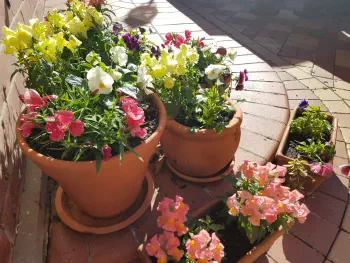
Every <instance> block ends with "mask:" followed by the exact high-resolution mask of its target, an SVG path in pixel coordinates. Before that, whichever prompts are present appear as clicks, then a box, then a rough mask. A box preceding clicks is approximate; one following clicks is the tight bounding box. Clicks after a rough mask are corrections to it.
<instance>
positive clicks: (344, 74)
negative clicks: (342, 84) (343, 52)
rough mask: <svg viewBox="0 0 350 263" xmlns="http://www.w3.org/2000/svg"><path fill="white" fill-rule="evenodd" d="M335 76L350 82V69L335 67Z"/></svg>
mask: <svg viewBox="0 0 350 263" xmlns="http://www.w3.org/2000/svg"><path fill="white" fill-rule="evenodd" d="M334 76H337V77H338V78H341V79H342V80H344V81H347V82H350V74H349V68H346V67H340V66H335V68H334Z"/></svg>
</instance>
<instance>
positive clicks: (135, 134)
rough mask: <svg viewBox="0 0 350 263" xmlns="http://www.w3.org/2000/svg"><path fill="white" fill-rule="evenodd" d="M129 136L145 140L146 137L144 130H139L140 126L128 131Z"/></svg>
mask: <svg viewBox="0 0 350 263" xmlns="http://www.w3.org/2000/svg"><path fill="white" fill-rule="evenodd" d="M130 134H131V136H132V137H139V138H141V139H143V138H145V137H146V135H147V130H146V128H141V127H140V126H135V127H132V128H131V129H130Z"/></svg>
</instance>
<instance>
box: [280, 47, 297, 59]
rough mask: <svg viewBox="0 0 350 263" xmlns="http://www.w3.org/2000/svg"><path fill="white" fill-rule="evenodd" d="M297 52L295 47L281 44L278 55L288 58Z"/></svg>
mask: <svg viewBox="0 0 350 263" xmlns="http://www.w3.org/2000/svg"><path fill="white" fill-rule="evenodd" d="M297 54H298V51H297V48H296V47H289V46H283V47H282V48H281V50H280V52H279V53H278V55H279V56H283V57H288V58H296V57H297Z"/></svg>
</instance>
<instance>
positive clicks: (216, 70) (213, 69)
mask: <svg viewBox="0 0 350 263" xmlns="http://www.w3.org/2000/svg"><path fill="white" fill-rule="evenodd" d="M225 68H226V67H225V66H223V65H213V64H211V65H209V66H208V67H207V68H206V69H205V74H206V75H207V76H208V79H211V80H213V79H217V78H218V77H219V75H220V74H221V73H222V72H223V71H224V70H225Z"/></svg>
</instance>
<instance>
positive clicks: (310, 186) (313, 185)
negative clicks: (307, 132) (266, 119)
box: [275, 108, 338, 195]
mask: <svg viewBox="0 0 350 263" xmlns="http://www.w3.org/2000/svg"><path fill="white" fill-rule="evenodd" d="M297 114H298V108H295V109H294V110H293V112H292V114H291V115H290V117H289V121H288V125H287V127H286V130H285V131H284V134H283V137H282V140H281V143H280V145H279V147H278V149H277V152H276V156H275V161H276V163H277V164H278V165H285V164H288V162H290V161H293V160H295V159H292V158H290V157H288V156H286V155H284V154H283V152H284V149H285V148H286V146H287V140H288V136H289V133H290V125H291V123H292V121H293V120H294V119H295V118H296V117H298V115H297ZM327 120H328V121H329V122H330V123H332V125H333V131H332V133H331V136H330V140H329V142H330V143H332V144H333V145H334V146H335V145H336V142H337V130H338V120H337V119H336V118H334V117H333V116H331V115H327ZM328 163H331V164H333V157H332V158H331V159H330V160H328ZM305 169H306V170H307V171H308V173H309V175H310V176H311V177H312V178H313V180H314V182H312V181H311V180H310V181H309V182H307V183H306V185H305V189H304V191H303V193H304V194H306V195H309V194H311V193H313V192H314V191H315V190H316V189H317V188H319V187H320V185H321V184H322V183H323V181H324V180H326V179H327V178H325V177H322V176H319V175H317V174H314V173H312V172H311V167H310V164H306V165H305Z"/></svg>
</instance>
